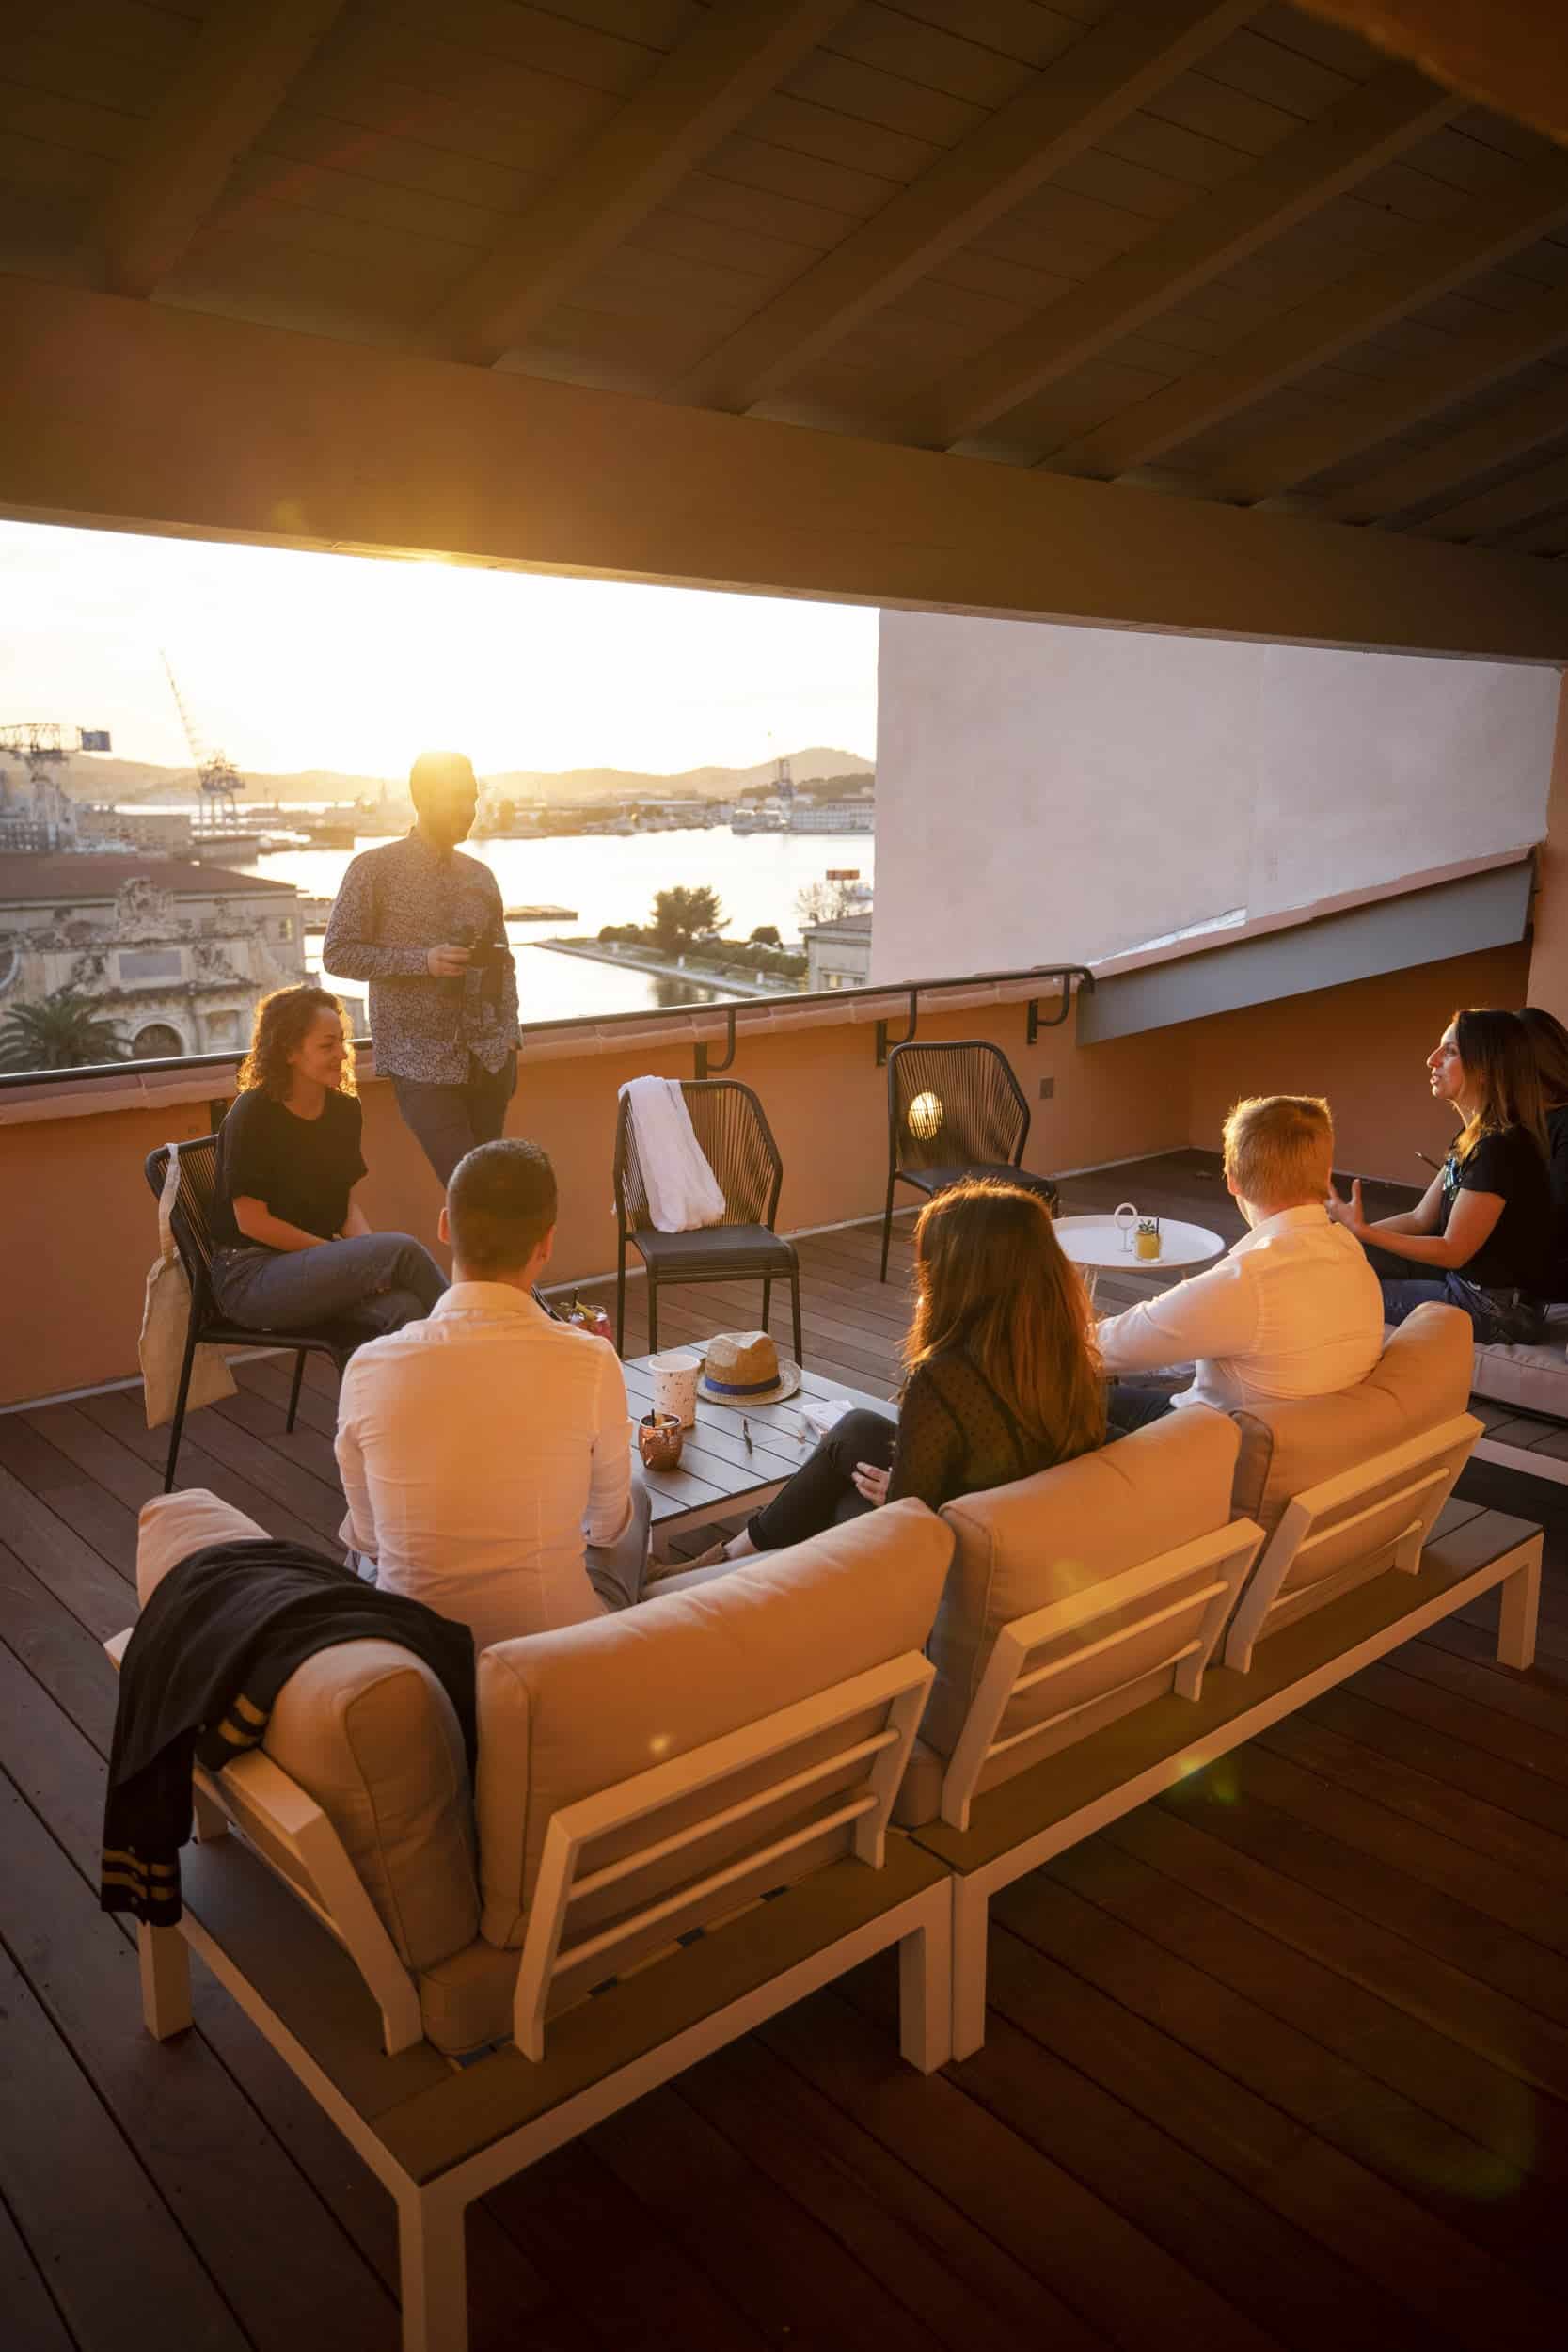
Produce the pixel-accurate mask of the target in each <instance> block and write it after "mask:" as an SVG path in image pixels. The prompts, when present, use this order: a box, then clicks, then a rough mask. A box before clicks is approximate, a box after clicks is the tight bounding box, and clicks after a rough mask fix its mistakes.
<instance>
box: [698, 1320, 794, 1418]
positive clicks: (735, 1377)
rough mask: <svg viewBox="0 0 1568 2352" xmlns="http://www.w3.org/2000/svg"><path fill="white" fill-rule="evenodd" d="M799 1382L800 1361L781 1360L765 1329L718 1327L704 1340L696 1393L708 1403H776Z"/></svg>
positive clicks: (791, 1392)
mask: <svg viewBox="0 0 1568 2352" xmlns="http://www.w3.org/2000/svg"><path fill="white" fill-rule="evenodd" d="M799 1387H800V1365H799V1364H792V1363H791V1362H789V1360H788V1359H787V1358H786V1359H784V1360H783V1361H782V1362H781V1360H780V1358H779V1351H778V1349H777V1348H776V1347H775V1346H774V1344H773V1343H772V1341H771V1340H770V1339H769V1338H768V1334H767V1332H766V1331H721V1332H720V1333H719V1335H718V1337H717V1338H715V1339H711V1340H709V1342H708V1343H707V1360H706V1362H705V1365H704V1367H703V1375H702V1378H701V1379H700V1380H699V1381H698V1383H697V1393H698V1395H699V1396H703V1397H705V1398H706V1399H707V1401H708V1403H709V1404H710V1405H777V1404H778V1403H779V1402H780V1401H781V1399H783V1398H784V1397H786V1396H793V1395H794V1394H795V1391H796V1390H797V1389H798V1388H799Z"/></svg>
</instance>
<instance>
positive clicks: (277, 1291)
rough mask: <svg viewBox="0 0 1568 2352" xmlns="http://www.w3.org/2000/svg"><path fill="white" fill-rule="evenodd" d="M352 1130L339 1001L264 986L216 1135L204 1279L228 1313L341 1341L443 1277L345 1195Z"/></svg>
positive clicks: (397, 1321) (405, 1318)
mask: <svg viewBox="0 0 1568 2352" xmlns="http://www.w3.org/2000/svg"><path fill="white" fill-rule="evenodd" d="M359 1130H360V1109H359V1099H358V1096H357V1095H356V1093H355V1090H354V1049H353V1047H352V1045H351V1044H350V1042H349V1037H348V1028H347V1025H346V1023H345V1022H344V1019H343V1009H342V1007H341V1005H340V1004H339V1002H338V999H337V998H336V996H332V995H329V994H328V993H327V991H326V990H325V989H324V988H313V987H309V986H305V987H300V988H280V989H276V990H275V991H274V992H273V993H272V994H271V995H270V996H264V997H263V998H262V999H261V1003H260V1005H258V1006H257V1008H256V1025H255V1027H254V1029H253V1031H252V1033H251V1040H250V1052H249V1053H248V1054H247V1055H246V1057H245V1060H244V1062H243V1063H242V1064H241V1066H240V1093H239V1098H238V1100H237V1101H236V1102H234V1103H233V1104H230V1109H229V1114H228V1116H227V1118H226V1119H225V1120H224V1122H223V1126H222V1128H221V1129H220V1131H219V1134H218V1149H217V1165H216V1168H215V1170H214V1190H213V1208H212V1228H213V1238H214V1243H215V1244H216V1248H214V1253H213V1291H214V1296H215V1298H216V1301H217V1306H218V1311H219V1313H220V1314H222V1315H223V1316H225V1317H226V1318H227V1319H228V1321H230V1323H237V1324H240V1325H242V1326H243V1327H245V1329H246V1330H251V1331H282V1330H309V1329H311V1328H313V1327H315V1326H317V1325H325V1324H331V1325H335V1326H339V1327H341V1330H342V1333H343V1341H344V1353H346V1352H347V1351H348V1349H349V1348H350V1347H351V1346H353V1345H354V1344H355V1343H356V1342H357V1341H359V1340H365V1339H372V1338H374V1337H375V1336H376V1335H377V1334H378V1333H380V1332H383V1331H396V1330H398V1329H400V1328H401V1327H402V1326H403V1325H404V1324H405V1323H414V1322H417V1321H418V1320H419V1318H420V1316H421V1315H427V1314H428V1313H429V1312H430V1310H431V1308H432V1307H433V1306H434V1305H435V1304H436V1300H437V1299H438V1298H439V1297H440V1295H441V1294H442V1292H443V1291H444V1290H445V1289H446V1287H447V1285H446V1279H445V1277H444V1276H443V1275H442V1272H441V1269H440V1267H439V1266H438V1265H437V1264H436V1261H435V1259H434V1258H433V1257H432V1256H431V1254H430V1252H429V1250H428V1249H426V1248H423V1246H422V1245H421V1244H420V1243H419V1242H417V1241H415V1240H413V1239H412V1238H411V1237H410V1236H409V1235H408V1234H407V1233H372V1231H371V1229H370V1225H369V1223H368V1221H367V1219H366V1216H365V1212H364V1210H363V1209H362V1208H361V1207H360V1206H359V1204H358V1202H357V1201H356V1200H355V1199H354V1192H355V1188H356V1185H357V1184H358V1182H359V1180H360V1178H361V1177H362V1176H363V1175H364V1173H365V1162H364V1158H363V1155H362V1153H361V1152H360V1149H359Z"/></svg>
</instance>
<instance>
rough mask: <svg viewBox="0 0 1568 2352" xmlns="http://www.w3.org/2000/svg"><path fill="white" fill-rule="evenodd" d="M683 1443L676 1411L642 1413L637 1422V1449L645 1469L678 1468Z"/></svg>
mask: <svg viewBox="0 0 1568 2352" xmlns="http://www.w3.org/2000/svg"><path fill="white" fill-rule="evenodd" d="M684 1443H685V1439H684V1438H683V1436H682V1433H681V1423H680V1415H679V1414H678V1413H644V1414H643V1416H642V1418H641V1421H640V1422H638V1424H637V1451H638V1452H639V1454H641V1456H642V1466H643V1468H644V1469H645V1470H674V1469H676V1468H678V1466H679V1463H680V1458H681V1447H682V1445H683V1444H684Z"/></svg>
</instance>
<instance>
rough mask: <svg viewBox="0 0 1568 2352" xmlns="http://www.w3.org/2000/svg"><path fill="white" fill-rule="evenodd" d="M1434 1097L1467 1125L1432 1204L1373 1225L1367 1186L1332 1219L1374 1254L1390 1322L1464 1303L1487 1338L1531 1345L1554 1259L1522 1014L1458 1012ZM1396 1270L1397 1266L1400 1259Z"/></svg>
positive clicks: (1430, 1193) (1440, 1055)
mask: <svg viewBox="0 0 1568 2352" xmlns="http://www.w3.org/2000/svg"><path fill="white" fill-rule="evenodd" d="M1427 1075H1428V1079H1429V1081H1430V1083H1431V1087H1432V1092H1433V1099H1434V1100H1435V1101H1437V1102H1439V1103H1446V1104H1449V1107H1450V1109H1451V1110H1452V1111H1453V1112H1454V1114H1455V1116H1456V1117H1457V1118H1458V1119H1459V1120H1461V1122H1462V1124H1461V1127H1460V1132H1459V1136H1458V1138H1457V1140H1456V1141H1455V1143H1454V1147H1453V1150H1452V1151H1451V1152H1449V1156H1448V1158H1447V1159H1446V1160H1445V1161H1444V1163H1443V1165H1442V1167H1441V1168H1439V1169H1438V1171H1437V1174H1436V1176H1435V1178H1434V1179H1433V1182H1432V1184H1429V1185H1428V1187H1427V1190H1426V1193H1425V1195H1424V1197H1423V1198H1422V1199H1421V1200H1419V1201H1418V1204H1417V1206H1416V1207H1415V1208H1414V1209H1408V1210H1406V1211H1405V1212H1404V1214H1403V1215H1402V1216H1388V1217H1383V1218H1381V1219H1380V1220H1379V1221H1378V1222H1377V1223H1376V1224H1369V1223H1368V1222H1367V1219H1366V1217H1365V1216H1364V1215H1363V1213H1362V1207H1361V1185H1360V1182H1359V1180H1357V1182H1356V1183H1355V1184H1353V1185H1352V1186H1351V1197H1350V1199H1349V1200H1348V1201H1347V1200H1340V1198H1339V1196H1338V1193H1336V1192H1334V1191H1333V1189H1332V1187H1331V1188H1330V1195H1329V1202H1328V1213H1329V1215H1330V1216H1331V1217H1333V1218H1334V1219H1335V1220H1336V1222H1337V1223H1338V1224H1340V1225H1343V1226H1345V1227H1347V1228H1348V1230H1349V1231H1350V1232H1353V1233H1354V1235H1355V1237H1356V1239H1357V1240H1358V1241H1360V1242H1362V1243H1363V1244H1365V1245H1366V1246H1367V1247H1368V1248H1370V1249H1371V1250H1372V1251H1373V1252H1374V1256H1373V1264H1374V1266H1375V1267H1376V1270H1377V1272H1378V1274H1379V1277H1380V1279H1381V1280H1382V1283H1383V1307H1384V1313H1385V1315H1386V1318H1387V1320H1388V1321H1389V1322H1390V1323H1402V1322H1403V1321H1404V1319H1405V1317H1406V1315H1408V1314H1411V1313H1413V1312H1414V1311H1415V1310H1416V1309H1417V1308H1418V1307H1419V1306H1422V1305H1423V1304H1424V1303H1425V1302H1426V1301H1427V1300H1428V1299H1438V1300H1441V1301H1442V1302H1443V1303H1444V1304H1446V1305H1448V1306H1452V1307H1458V1308H1461V1309H1462V1310H1463V1311H1464V1312H1465V1314H1467V1315H1468V1316H1469V1318H1470V1323H1471V1326H1472V1327H1473V1329H1474V1331H1475V1334H1476V1337H1477V1339H1478V1340H1480V1341H1489V1340H1521V1339H1528V1338H1529V1337H1530V1336H1531V1335H1532V1333H1533V1332H1534V1331H1535V1330H1536V1329H1537V1328H1538V1327H1539V1325H1540V1320H1541V1317H1540V1304H1539V1302H1540V1301H1541V1300H1542V1299H1543V1298H1544V1297H1547V1296H1549V1295H1550V1294H1551V1288H1552V1282H1553V1277H1554V1271H1555V1259H1556V1254H1557V1240H1556V1218H1555V1216H1554V1213H1553V1208H1552V1195H1551V1184H1550V1181H1549V1177H1548V1174H1547V1146H1546V1135H1545V1126H1544V1118H1543V1113H1542V1106H1541V1081H1540V1077H1539V1075H1538V1073H1537V1070H1536V1061H1535V1056H1534V1053H1533V1052H1532V1050H1531V1046H1530V1040H1529V1035H1528V1031H1527V1029H1526V1027H1525V1025H1524V1023H1523V1022H1522V1021H1521V1020H1520V1018H1519V1015H1518V1014H1517V1013H1516V1012H1503V1011H1499V1010H1497V1009H1493V1008H1490V1007H1472V1008H1471V1009H1469V1010H1467V1011H1465V1012H1456V1013H1455V1014H1454V1016H1453V1019H1452V1020H1451V1021H1450V1022H1449V1025H1448V1027H1447V1028H1446V1029H1445V1030H1444V1032H1443V1034H1442V1037H1441V1038H1440V1039H1439V1041H1438V1042H1437V1045H1436V1047H1435V1048H1434V1050H1433V1052H1432V1053H1431V1054H1429V1055H1428V1056H1427ZM1393 1261H1398V1262H1399V1264H1398V1269H1397V1270H1391V1262H1393Z"/></svg>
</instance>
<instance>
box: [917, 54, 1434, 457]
mask: <svg viewBox="0 0 1568 2352" xmlns="http://www.w3.org/2000/svg"><path fill="white" fill-rule="evenodd" d="M1464 103H1465V102H1464V101H1463V100H1462V99H1459V98H1456V97H1455V96H1454V94H1453V92H1452V91H1451V90H1444V89H1439V88H1438V87H1436V86H1435V84H1433V83H1432V82H1429V81H1427V80H1426V79H1425V77H1424V76H1423V75H1421V74H1419V73H1417V72H1414V71H1413V70H1412V68H1410V67H1409V66H1402V65H1395V66H1388V67H1386V69H1385V71H1384V72H1381V73H1378V74H1374V76H1373V77H1372V79H1371V80H1370V82H1366V83H1362V84H1359V85H1357V86H1356V87H1354V89H1351V90H1349V91H1347V92H1346V94H1345V96H1344V97H1342V98H1341V99H1340V100H1339V101H1338V104H1337V105H1335V106H1333V107H1331V108H1330V110H1329V111H1328V113H1327V114H1326V115H1324V116H1323V118H1322V119H1320V120H1319V121H1317V122H1309V123H1307V125H1306V127H1305V128H1304V129H1302V130H1300V131H1297V132H1295V133H1294V134H1292V135H1291V137H1289V138H1287V139H1286V140H1285V141H1284V142H1283V143H1282V144H1281V145H1280V146H1278V147H1276V148H1274V149H1272V150H1271V151H1270V152H1269V153H1268V154H1266V155H1263V156H1260V157H1259V160H1258V162H1257V163H1255V164H1254V165H1253V166H1252V167H1251V169H1250V170H1247V171H1243V172H1242V173H1241V174H1240V175H1239V176H1238V177H1237V178H1236V179H1234V180H1227V182H1226V183H1224V185H1223V186H1221V187H1218V188H1215V189H1213V190H1212V192H1211V193H1210V194H1208V195H1206V196H1199V197H1197V198H1196V199H1195V200H1194V201H1193V202H1192V203H1191V204H1189V205H1188V207H1187V209H1186V210H1185V211H1184V212H1182V213H1179V214H1178V215H1177V216H1176V218H1175V219H1174V220H1172V221H1170V222H1168V223H1167V224H1166V225H1165V227H1164V228H1163V229H1158V230H1155V232H1154V234H1153V235H1152V236H1150V237H1148V238H1146V239H1145V241H1144V242H1143V244H1142V245H1138V246H1133V247H1132V251H1131V252H1130V253H1124V254H1121V255H1120V256H1119V257H1118V258H1117V260H1116V261H1114V262H1108V263H1107V264H1106V266H1105V267H1104V268H1103V269H1101V270H1097V271H1096V272H1095V274H1094V276H1093V277H1092V278H1086V279H1085V281H1084V283H1083V284H1082V285H1079V286H1075V287H1074V288H1073V289H1072V290H1071V292H1070V293H1069V294H1063V295H1061V296H1060V298H1059V299H1058V300H1057V301H1055V302H1053V303H1052V304H1051V306H1050V308H1049V309H1048V310H1045V311H1043V312H1042V313H1041V314H1040V316H1039V317H1037V318H1033V319H1029V320H1026V321H1025V323H1024V324H1023V325H1022V326H1019V327H1016V328H1015V329H1014V330H1013V332H1012V333H1011V334H1009V335H1005V336H1004V337H1003V338H1002V339H1001V341H1000V342H995V343H992V344H991V345H990V348H989V349H988V350H985V351H981V352H978V353H976V355H975V356H974V358H972V359H969V360H967V361H966V362H965V363H964V364H963V365H962V366H961V367H958V368H956V369H954V370H953V372H952V373H951V374H949V375H948V376H947V377H946V378H945V379H944V380H943V381H942V383H940V384H938V385H936V386H934V387H933V388H932V389H930V390H929V391H928V392H927V393H926V394H925V395H923V396H919V397H917V398H916V400H915V401H914V402H913V403H911V407H910V409H909V411H908V437H909V438H910V439H911V440H915V441H921V442H924V443H926V444H927V446H930V447H934V448H942V449H946V448H951V447H952V445H953V444H954V442H956V441H964V440H969V439H972V438H973V437H974V435H976V434H977V433H980V432H981V431H983V429H984V428H985V427H986V426H987V425H988V424H991V423H993V422H994V421H995V420H996V419H997V418H998V417H1002V416H1006V414H1007V413H1008V411H1009V410H1011V409H1013V408H1016V407H1018V406H1020V405H1021V404H1022V402H1024V401H1026V400H1030V399H1032V398H1033V397H1034V396H1035V394H1036V393H1037V392H1039V391H1042V390H1043V389H1045V387H1046V386H1047V385H1048V384H1053V383H1055V382H1056V381H1057V380H1058V379H1059V378H1060V377H1062V376H1064V375H1067V374H1069V373H1070V372H1071V370H1073V369H1074V368H1078V367H1082V366H1083V365H1084V363H1085V360H1087V359H1092V358H1094V357H1095V355H1096V353H1098V352H1101V351H1103V350H1104V349H1105V348H1106V346H1107V344H1110V343H1113V342H1117V340H1118V338H1119V337H1121V336H1123V335H1130V334H1132V332H1133V331H1134V330H1135V329H1136V328H1138V327H1140V326H1146V325H1147V324H1148V321H1149V320H1150V319H1152V318H1157V317H1158V316H1159V315H1160V313H1161V312H1162V311H1163V310H1170V309H1172V308H1173V306H1174V305H1175V304H1176V303H1178V302H1180V301H1181V300H1182V299H1183V298H1184V296H1186V295H1187V294H1192V293H1194V292H1195V291H1196V289H1197V288H1198V287H1199V286H1204V285H1207V284H1208V283H1209V281H1210V280H1211V278H1217V277H1218V276H1219V275H1220V273H1221V271H1223V270H1227V269H1232V268H1234V267H1235V265H1236V263H1237V262H1242V261H1244V260H1245V259H1246V257H1247V255H1248V254H1250V253H1255V252H1256V251H1257V250H1258V248H1259V246H1262V245H1265V244H1267V243H1268V241H1269V240H1270V239H1271V238H1273V237H1277V236H1280V235H1281V234H1283V232H1284V231H1285V230H1287V229H1291V228H1294V226H1295V225H1296V223H1297V222H1298V221H1302V220H1305V219H1306V218H1307V216H1308V215H1310V214H1312V213H1315V212H1319V211H1321V210H1322V208H1323V206H1324V205H1325V204H1330V203H1332V202H1333V200H1334V199H1335V198H1336V197H1338V196H1342V195H1343V194H1344V193H1345V191H1346V190H1347V189H1348V188H1352V187H1354V185H1355V184H1356V183H1357V182H1358V181H1361V180H1364V179H1366V178H1367V177H1368V175H1369V174H1370V172H1373V171H1376V170H1377V169H1378V168H1379V167H1381V166H1382V165H1384V164H1386V163H1388V162H1389V161H1390V160H1391V159H1392V158H1393V157H1394V156H1396V155H1398V154H1401V153H1402V151H1404V150H1405V149H1407V148H1409V147H1411V146H1413V145H1414V144H1415V142H1416V141H1417V140H1418V139H1420V138H1424V137H1426V135H1428V134H1429V133H1430V132H1433V131H1435V130H1439V129H1441V127H1442V126H1443V124H1444V123H1446V122H1449V121H1451V120H1452V119H1453V118H1454V116H1455V115H1456V114H1459V113H1461V112H1462V111H1463V109H1464Z"/></svg>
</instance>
